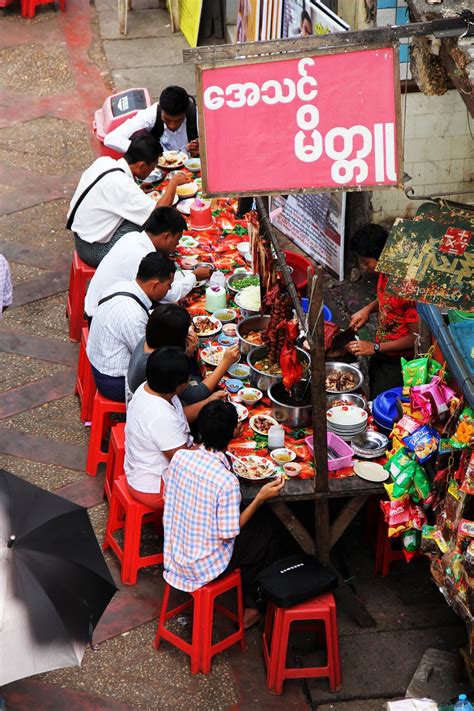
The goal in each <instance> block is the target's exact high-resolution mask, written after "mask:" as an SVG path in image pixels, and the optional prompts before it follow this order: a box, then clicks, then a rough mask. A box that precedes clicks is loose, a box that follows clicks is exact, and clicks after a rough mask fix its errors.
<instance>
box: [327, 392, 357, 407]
mask: <svg viewBox="0 0 474 711" xmlns="http://www.w3.org/2000/svg"><path fill="white" fill-rule="evenodd" d="M337 400H346V402H350V403H351V405H355V406H356V407H362V408H363V409H364V410H365V409H366V407H367V403H366V402H365V400H364V398H363V397H362V396H361V395H354V394H351V393H343V395H341V394H340V393H333V394H332V395H327V396H326V405H327V407H328V409H329V408H330V407H334V405H333V403H334V402H336V401H337Z"/></svg>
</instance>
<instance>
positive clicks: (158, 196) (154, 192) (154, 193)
mask: <svg viewBox="0 0 474 711" xmlns="http://www.w3.org/2000/svg"><path fill="white" fill-rule="evenodd" d="M164 194H165V191H164V190H152V192H151V193H148V195H149V196H150V197H151V198H153V200H156V202H158V200H160V199H161V198H162V197H163V195H164ZM177 202H179V197H178V196H177V195H175V196H174V198H173V205H176V203H177Z"/></svg>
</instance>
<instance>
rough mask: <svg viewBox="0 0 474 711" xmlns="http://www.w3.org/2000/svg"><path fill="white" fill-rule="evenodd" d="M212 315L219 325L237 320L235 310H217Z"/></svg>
mask: <svg viewBox="0 0 474 711" xmlns="http://www.w3.org/2000/svg"><path fill="white" fill-rule="evenodd" d="M212 315H213V316H214V318H217V319H218V320H219V321H220V322H221V323H231V321H235V319H236V318H237V311H236V310H235V309H217V311H214V313H213V314H212Z"/></svg>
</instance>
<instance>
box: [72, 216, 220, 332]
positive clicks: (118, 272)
mask: <svg viewBox="0 0 474 711" xmlns="http://www.w3.org/2000/svg"><path fill="white" fill-rule="evenodd" d="M184 229H186V220H185V219H184V217H183V216H182V215H181V214H180V213H179V212H178V211H177V210H175V209H174V208H173V207H158V208H157V209H156V210H154V211H153V212H152V213H151V215H150V217H149V218H148V220H147V221H146V222H145V224H144V225H143V232H129V233H128V234H126V235H124V236H123V237H122V238H121V239H120V240H119V241H118V242H116V243H115V244H114V246H113V247H112V249H111V250H110V252H109V253H108V254H106V255H105V257H104V258H103V259H102V261H101V263H100V264H99V266H98V267H97V269H96V272H95V274H94V276H93V277H92V279H91V282H90V284H89V288H88V289H87V294H86V300H85V304H84V309H85V312H86V314H87V315H88V316H89V317H90V318H91V317H92V316H94V313H95V310H96V308H97V304H98V302H99V299H100V298H101V297H102V295H103V294H104V293H105V291H106V289H108V288H109V287H110V286H112V284H114V283H115V282H117V281H129V280H131V279H134V278H135V276H136V274H137V270H138V266H139V264H140V262H141V260H142V259H143V257H144V256H145V255H147V254H148V253H149V252H152V251H153V250H154V249H156V250H157V251H158V252H162V253H163V254H168V255H169V254H172V253H173V252H174V251H175V250H176V247H177V246H178V242H179V240H180V239H181V236H182V234H183V230H184ZM210 274H211V268H210V267H206V266H199V265H197V266H196V267H195V268H194V269H193V270H189V269H187V270H181V269H180V270H178V271H177V272H176V273H175V278H174V280H173V284H172V286H171V288H170V290H169V291H168V293H167V294H166V296H165V297H164V299H162V301H166V302H169V301H179V300H180V299H182V298H184V297H185V296H186V294H189V292H190V291H191V289H193V288H194V287H195V286H196V280H197V281H199V280H200V279H208V278H209V276H210Z"/></svg>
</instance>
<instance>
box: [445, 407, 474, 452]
mask: <svg viewBox="0 0 474 711" xmlns="http://www.w3.org/2000/svg"><path fill="white" fill-rule="evenodd" d="M473 441H474V410H473V408H472V407H465V408H464V410H463V411H462V412H461V414H460V416H459V421H458V426H457V429H456V432H455V433H454V435H453V437H451V438H450V440H449V442H450V444H452V446H453V448H454V449H467V448H468V447H470V446H472V444H473Z"/></svg>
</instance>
